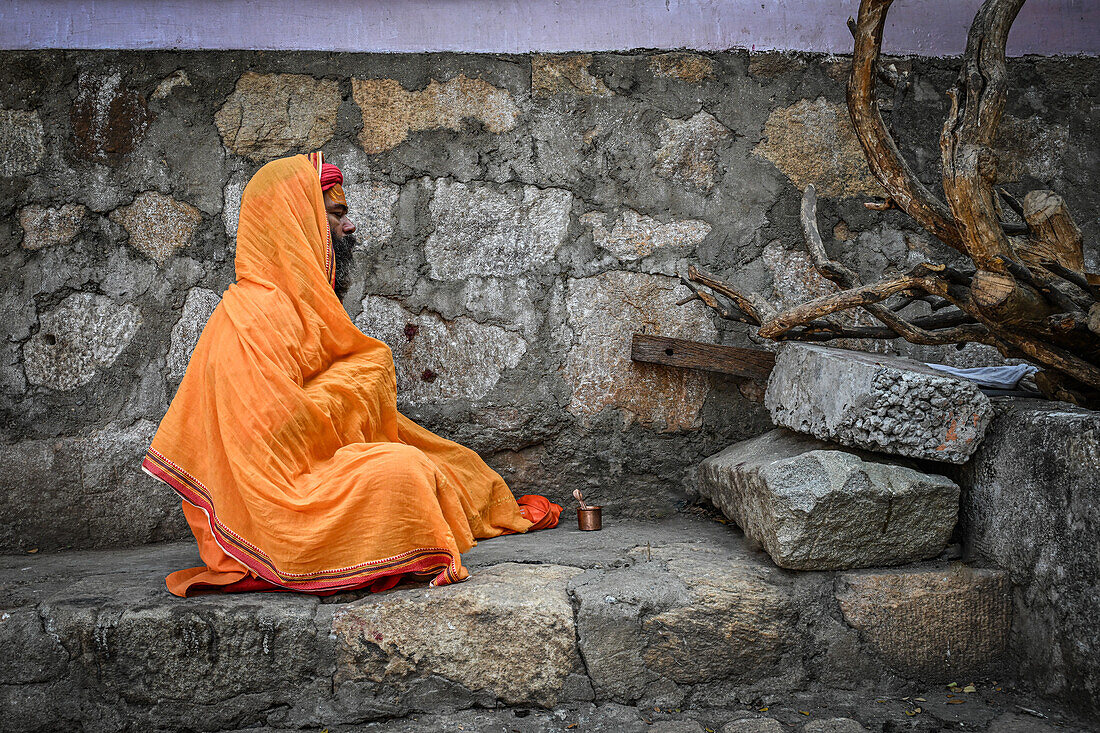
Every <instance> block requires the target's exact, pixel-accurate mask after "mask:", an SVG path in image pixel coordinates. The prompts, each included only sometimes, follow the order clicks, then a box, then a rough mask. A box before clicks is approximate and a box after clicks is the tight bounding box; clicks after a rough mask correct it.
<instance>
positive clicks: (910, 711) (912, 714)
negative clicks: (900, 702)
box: [905, 710, 916, 718]
mask: <svg viewBox="0 0 1100 733" xmlns="http://www.w3.org/2000/svg"><path fill="white" fill-rule="evenodd" d="M905 714H906V715H908V716H909V717H910V718H912V717H913V716H914V715H916V713H914V712H913V711H912V710H906V711H905Z"/></svg>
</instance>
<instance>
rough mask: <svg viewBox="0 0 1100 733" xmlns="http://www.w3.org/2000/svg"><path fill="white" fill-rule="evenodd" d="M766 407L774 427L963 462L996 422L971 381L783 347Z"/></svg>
mask: <svg viewBox="0 0 1100 733" xmlns="http://www.w3.org/2000/svg"><path fill="white" fill-rule="evenodd" d="M764 403H765V404H766V405H767V407H768V410H769V412H771V416H772V420H773V421H774V422H775V424H776V425H780V426H782V427H786V428H790V429H791V430H795V431H798V432H802V433H808V434H810V435H813V436H815V437H818V438H821V439H823V440H833V441H836V442H838V443H841V444H843V445H847V446H851V447H854V448H864V449H867V450H872V451H880V452H883V453H888V454H892V455H900V456H910V457H913V458H925V459H928V460H932V461H940V462H945V463H965V462H966V460H967V459H968V458H970V456H971V454H973V453H974V451H975V450H977V448H978V445H979V444H980V443H981V440H982V437H983V436H984V435H985V430H986V427H987V426H988V425H989V421H990V419H991V418H992V416H993V408H992V407H991V406H990V403H989V398H988V397H986V396H985V395H984V394H982V393H981V390H979V389H978V387H977V386H976V385H975V384H974V383H973V382H968V381H965V380H961V379H955V378H951V377H947V376H945V375H944V374H943V373H942V372H936V371H935V370H933V369H930V368H929V367H927V366H925V365H924V364H921V363H919V362H916V361H913V360H911V359H903V358H901V357H894V356H888V355H885V354H877V355H876V354H865V353H862V352H858V351H846V350H844V349H834V348H830V347H827V346H817V345H814V344H795V343H788V344H785V345H783V346H782V347H781V349H780V351H779V355H778V356H777V357H776V362H775V368H774V369H773V370H772V373H771V376H770V377H769V378H768V390H767V393H766V394H765V397H764Z"/></svg>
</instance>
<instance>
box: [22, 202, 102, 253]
mask: <svg viewBox="0 0 1100 733" xmlns="http://www.w3.org/2000/svg"><path fill="white" fill-rule="evenodd" d="M87 212H88V210H87V209H86V208H84V207H83V206H81V205H80V204H65V205H64V206H59V207H56V208H54V207H47V206H26V207H24V208H22V209H20V210H19V226H21V227H23V249H29V250H36V249H42V248H43V247H53V246H55V245H59V244H68V243H69V242H71V241H73V239H75V238H76V235H77V234H79V233H80V225H81V224H82V223H83V222H84V216H85V214H87Z"/></svg>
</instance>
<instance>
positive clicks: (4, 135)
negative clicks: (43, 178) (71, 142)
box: [0, 109, 46, 178]
mask: <svg viewBox="0 0 1100 733" xmlns="http://www.w3.org/2000/svg"><path fill="white" fill-rule="evenodd" d="M45 154H46V150H45V148H44V147H43V144H42V119H41V118H40V117H39V116H38V113H37V112H35V111H33V110H32V111H26V110H19V109H0V177H3V178H14V177H16V176H27V175H30V174H31V173H34V172H35V171H37V170H38V168H39V166H40V165H41V164H42V157H43V156H44V155H45Z"/></svg>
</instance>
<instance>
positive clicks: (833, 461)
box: [699, 429, 959, 570]
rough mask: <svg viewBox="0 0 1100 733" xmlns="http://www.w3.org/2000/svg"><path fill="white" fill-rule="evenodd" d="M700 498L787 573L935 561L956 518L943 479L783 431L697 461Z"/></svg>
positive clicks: (954, 493) (954, 496)
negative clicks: (789, 569)
mask: <svg viewBox="0 0 1100 733" xmlns="http://www.w3.org/2000/svg"><path fill="white" fill-rule="evenodd" d="M699 493H700V494H702V495H703V496H705V497H706V498H708V499H710V500H711V501H712V502H713V503H714V504H715V506H717V507H718V508H719V509H720V510H722V513H723V514H725V515H726V516H727V517H729V518H730V519H732V520H733V521H734V522H736V523H737V524H738V526H740V527H741V528H742V529H743V530H744V532H745V535H746V536H747V537H749V538H751V539H752V540H754V541H756V542H759V543H760V544H761V545H762V546H763V547H764V549H765V550H766V551H767V552H768V554H769V555H770V556H771V558H772V560H774V561H775V563H776V564H777V565H779V566H780V567H784V568H791V569H794V570H837V569H845V568H866V567H876V566H883V565H904V564H906V563H910V562H915V561H918V560H925V559H928V558H931V557H935V556H936V555H939V554H940V552H941V551H942V550H943V548H944V547H945V546H946V545H947V542H948V540H949V539H950V537H951V531H952V530H953V529H954V528H955V521H956V518H957V517H958V511H959V487H958V486H957V485H956V484H955V483H954V482H953V481H951V480H950V479H948V478H946V477H944V476H938V475H936V474H929V473H923V472H921V471H918V470H916V469H914V468H911V467H908V466H902V465H896V464H893V463H889V462H886V460H884V459H880V460H876V459H875V457H874V456H870V455H866V454H864V455H862V456H861V455H857V454H855V453H853V452H850V451H845V450H842V449H840V446H837V445H834V444H830V443H826V442H824V441H821V440H817V439H816V438H811V437H809V436H805V435H799V434H797V433H792V432H790V431H789V430H782V429H780V430H773V431H772V432H770V433H765V434H764V435H761V436H759V437H756V438H752V439H750V440H746V441H743V442H740V443H735V444H734V445H732V446H730V447H729V448H727V449H725V450H724V451H722V452H721V453H717V454H715V455H713V456H711V457H710V458H707V459H706V460H705V461H703V463H702V464H701V465H700V467H699Z"/></svg>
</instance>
